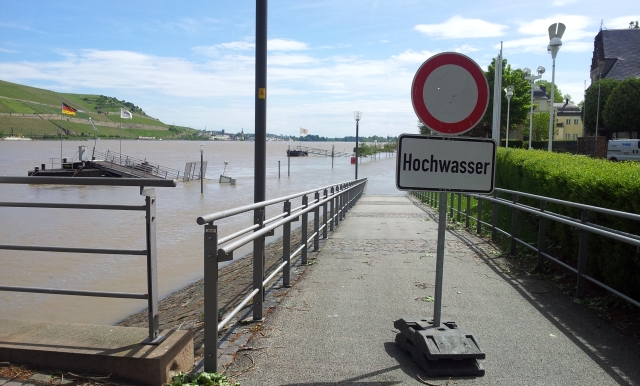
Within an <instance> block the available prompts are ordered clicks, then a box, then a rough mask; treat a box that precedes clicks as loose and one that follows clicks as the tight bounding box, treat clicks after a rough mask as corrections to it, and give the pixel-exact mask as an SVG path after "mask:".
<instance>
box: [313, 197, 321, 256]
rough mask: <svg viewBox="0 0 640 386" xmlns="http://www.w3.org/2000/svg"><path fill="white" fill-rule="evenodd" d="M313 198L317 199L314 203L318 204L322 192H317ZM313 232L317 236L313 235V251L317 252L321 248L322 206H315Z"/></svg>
mask: <svg viewBox="0 0 640 386" xmlns="http://www.w3.org/2000/svg"><path fill="white" fill-rule="evenodd" d="M313 198H314V199H315V201H316V202H315V204H314V205H316V204H318V202H320V192H316V194H315V195H314V196H313ZM313 233H314V234H315V236H313V251H314V252H316V251H318V250H319V249H320V207H319V206H316V207H315V208H313Z"/></svg>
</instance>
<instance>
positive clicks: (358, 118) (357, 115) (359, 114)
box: [353, 111, 362, 180]
mask: <svg viewBox="0 0 640 386" xmlns="http://www.w3.org/2000/svg"><path fill="white" fill-rule="evenodd" d="M353 117H354V118H355V119H356V180H357V179H358V123H360V118H361V117H362V111H354V112H353Z"/></svg>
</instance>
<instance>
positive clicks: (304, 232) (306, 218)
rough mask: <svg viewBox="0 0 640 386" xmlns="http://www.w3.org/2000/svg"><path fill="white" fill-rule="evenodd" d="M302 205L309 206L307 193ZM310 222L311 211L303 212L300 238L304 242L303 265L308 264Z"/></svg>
mask: <svg viewBox="0 0 640 386" xmlns="http://www.w3.org/2000/svg"><path fill="white" fill-rule="evenodd" d="M302 205H303V206H304V209H303V210H305V209H306V208H307V206H309V197H307V195H306V194H305V195H304V196H302ZM308 222H309V212H304V213H303V214H302V224H301V225H302V236H301V237H302V239H301V240H300V241H301V242H302V252H301V256H302V262H301V264H302V265H307V237H308V235H307V233H308V232H307V226H308V225H309V224H307V223H308Z"/></svg>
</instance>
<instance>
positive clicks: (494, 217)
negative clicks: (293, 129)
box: [491, 190, 498, 241]
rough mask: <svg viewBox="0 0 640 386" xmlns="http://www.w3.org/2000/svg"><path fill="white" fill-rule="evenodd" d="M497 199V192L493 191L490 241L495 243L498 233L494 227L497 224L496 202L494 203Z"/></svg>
mask: <svg viewBox="0 0 640 386" xmlns="http://www.w3.org/2000/svg"><path fill="white" fill-rule="evenodd" d="M497 198H498V192H496V191H495V190H494V191H493V199H494V201H493V205H492V209H491V240H492V241H496V240H497V239H498V231H497V230H496V225H497V224H498V202H497V201H495V200H496V199H497Z"/></svg>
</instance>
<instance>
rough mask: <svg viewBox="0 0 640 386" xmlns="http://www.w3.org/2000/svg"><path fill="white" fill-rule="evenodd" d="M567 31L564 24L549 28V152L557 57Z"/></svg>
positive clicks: (551, 135) (553, 111)
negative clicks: (551, 60)
mask: <svg viewBox="0 0 640 386" xmlns="http://www.w3.org/2000/svg"><path fill="white" fill-rule="evenodd" d="M565 29H566V27H565V25H564V24H562V23H553V24H551V25H550V26H549V45H548V46H547V51H548V52H549V53H550V54H551V58H552V59H553V65H552V67H551V112H550V113H549V147H548V150H549V151H551V150H552V142H553V123H554V121H553V115H554V113H555V107H554V106H553V100H554V99H553V97H554V92H555V83H556V55H558V51H560V47H562V40H560V39H562V35H563V34H564V30H565Z"/></svg>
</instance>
